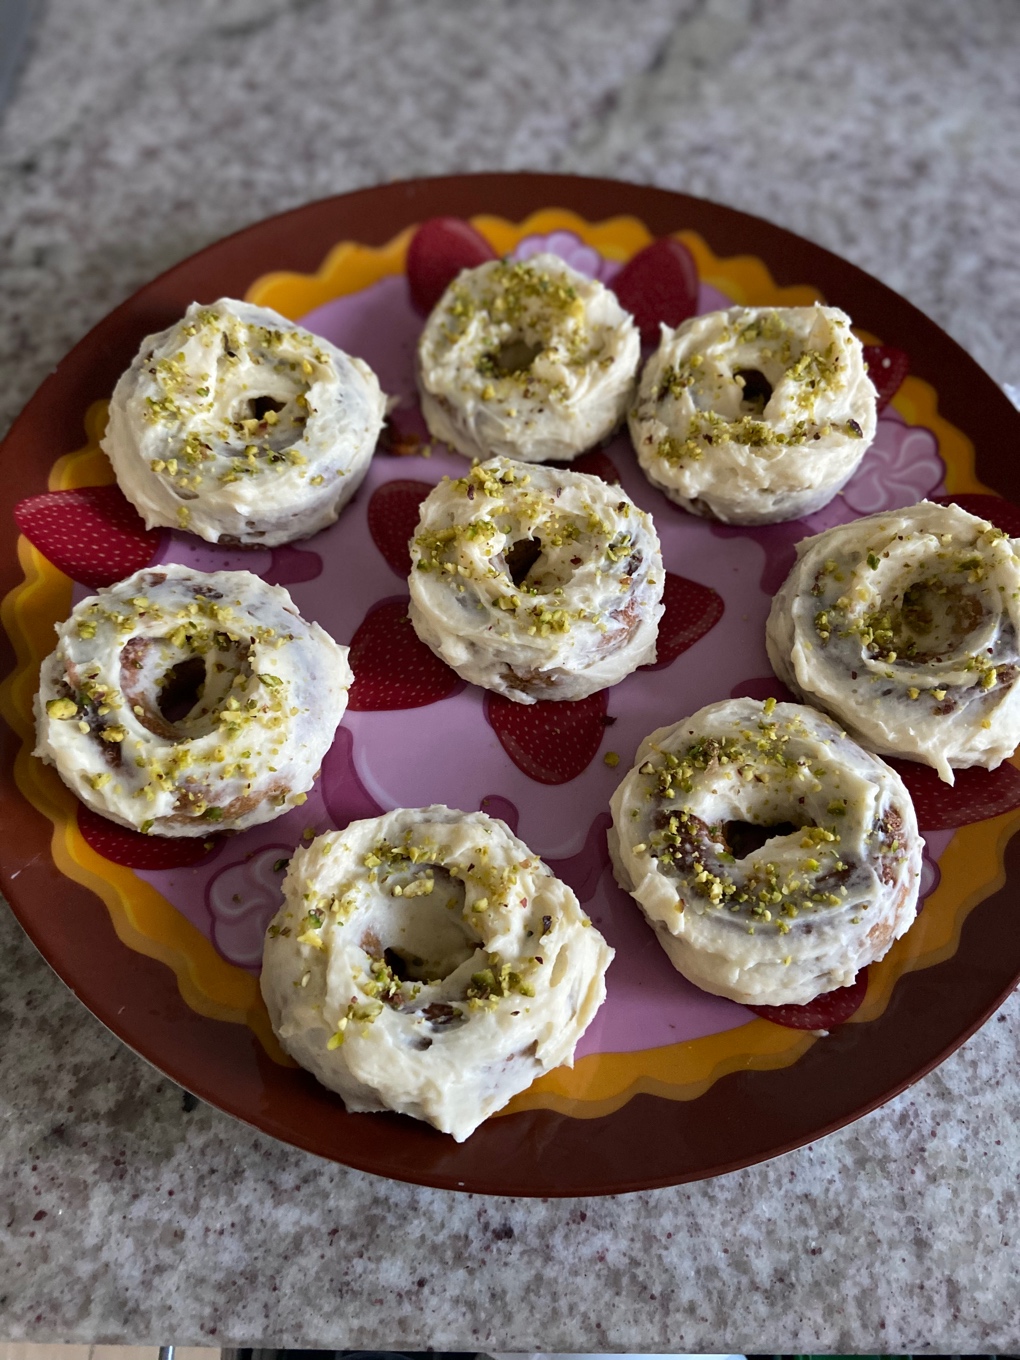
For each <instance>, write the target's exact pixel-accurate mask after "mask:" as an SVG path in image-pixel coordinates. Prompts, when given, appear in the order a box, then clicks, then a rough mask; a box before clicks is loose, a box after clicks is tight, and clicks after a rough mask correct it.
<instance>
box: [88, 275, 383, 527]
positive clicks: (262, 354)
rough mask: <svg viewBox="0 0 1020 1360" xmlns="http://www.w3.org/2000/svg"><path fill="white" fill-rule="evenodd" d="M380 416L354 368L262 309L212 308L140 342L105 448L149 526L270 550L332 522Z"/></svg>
mask: <svg viewBox="0 0 1020 1360" xmlns="http://www.w3.org/2000/svg"><path fill="white" fill-rule="evenodd" d="M385 415H386V398H385V397H384V396H383V394H382V391H381V390H380V388H379V382H378V379H377V378H376V376H375V374H374V373H373V372H372V370H371V369H370V368H369V367H368V365H367V364H366V363H364V362H363V361H362V360H361V359H354V358H351V357H350V356H349V355H347V354H344V352H343V351H342V350H339V349H337V348H336V346H335V345H331V344H330V343H329V341H327V340H323V339H322V338H321V337H320V336H317V335H312V333H311V332H310V331H306V330H303V329H302V328H301V327H299V326H295V325H294V323H293V322H291V321H288V320H287V319H286V318H285V317H282V316H280V315H279V313H277V312H274V311H270V310H269V308H267V307H255V306H252V305H251V304H250V303H247V302H236V301H234V300H233V299H231V298H220V300H219V301H218V302H214V303H212V304H211V305H209V306H203V305H201V304H200V303H197V302H195V303H192V305H191V306H190V307H189V308H188V310H187V312H186V313H185V315H184V317H183V319H182V320H181V321H179V322H177V323H176V324H175V325H173V326H170V327H169V328H168V329H167V330H165V331H161V332H159V333H158V334H156V335H150V336H147V337H146V339H145V340H143V341H142V345H141V348H140V350H139V352H138V355H137V356H136V358H135V360H134V362H133V363H132V364H131V367H130V368H129V369H128V370H127V371H126V372H125V373H124V374H123V376H122V377H121V379H120V381H119V382H118V383H117V386H116V388H115V389H114V393H113V400H112V401H111V403H110V419H109V424H108V426H107V430H106V435H105V437H104V439H103V448H104V449H105V450H106V453H107V454H108V455H109V458H110V462H111V463H112V464H113V470H114V472H115V473H116V475H117V481H118V482H119V484H120V487H121V490H122V491H123V492H124V494H125V496H126V497H127V498H128V500H129V501H130V502H131V503H132V505H133V506H134V507H135V509H136V510H137V511H138V513H139V514H140V515H141V516H142V518H143V519H144V520H145V523H146V525H147V527H148V528H150V529H151V528H153V527H154V526H156V525H166V526H168V527H169V528H173V529H189V530H190V531H191V532H192V533H195V534H198V535H199V536H200V537H201V538H204V539H207V540H208V541H209V542H211V543H216V542H219V541H221V540H226V541H233V542H237V543H246V544H257V545H259V546H261V547H274V546H276V545H278V544H280V543H290V542H291V541H292V540H293V539H296V538H307V537H308V535H309V534H314V533H317V532H318V531H319V530H320V529H323V528H325V527H326V525H328V524H332V523H333V522H334V520H335V519H336V518H337V516H338V515H339V513H340V511H341V509H342V508H343V506H345V505H346V504H347V502H348V501H349V500H350V498H351V496H353V495H354V492H355V491H356V490H357V488H358V486H359V484H360V482H361V480H362V478H363V477H364V475H365V473H366V471H367V470H368V464H369V462H370V460H371V457H372V453H373V451H374V449H375V445H376V441H377V439H378V437H379V431H380V430H381V428H382V423H383V419H384V418H385Z"/></svg>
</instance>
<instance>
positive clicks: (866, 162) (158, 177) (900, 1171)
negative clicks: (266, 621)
mask: <svg viewBox="0 0 1020 1360" xmlns="http://www.w3.org/2000/svg"><path fill="white" fill-rule="evenodd" d="M1018 70H1020V23H1018V11H1017V6H1016V4H1015V0H970V2H969V3H968V4H967V5H957V4H955V3H949V0H900V3H897V4H896V5H887V4H885V3H884V0H859V2H858V3H857V4H855V5H853V6H839V7H837V6H834V5H832V4H831V3H829V2H828V0H770V2H769V3H767V4H766V3H753V2H752V0H642V3H641V4H630V5H621V4H618V3H614V0H516V2H515V3H504V4H500V5H497V4H494V3H493V4H490V5H487V6H485V5H481V4H468V3H459V2H458V0H423V2H422V3H411V2H410V0H408V2H407V3H400V0H347V2H346V3H343V4H335V3H327V0H215V2H214V0H205V2H204V3H203V0H189V2H188V3H184V4H180V3H172V2H171V0H133V3H132V4H131V5H130V6H111V5H107V4H104V3H103V2H102V0H51V3H50V4H49V6H48V7H47V8H46V9H45V10H44V12H43V15H42V19H41V22H40V25H39V27H38V30H37V32H36V34H35V38H34V41H33V43H32V45H31V47H30V49H29V52H28V56H27V61H26V64H25V67H24V69H23V72H22V75H21V78H20V81H19V82H18V85H17V87H16V89H15V92H14V96H13V99H12V102H11V103H10V105H9V106H8V108H7V110H6V111H5V113H4V114H3V116H2V120H0V182H2V183H3V186H4V192H3V193H2V194H0V297H2V298H3V306H2V308H0V362H2V364H3V371H4V377H5V381H4V384H3V388H2V390H0V427H4V428H5V427H6V425H7V423H8V422H9V421H10V419H11V418H12V417H13V416H14V414H15V413H16V412H17V410H18V409H20V407H21V406H22V405H23V404H24V402H25V401H26V400H27V399H28V397H29V396H30V394H31V392H32V390H33V389H34V387H35V386H36V385H37V383H38V382H39V381H40V380H41V379H42V377H43V376H44V375H45V374H46V373H47V372H48V371H49V369H50V368H51V367H52V366H53V364H54V363H55V362H56V361H57V359H58V358H59V357H60V356H61V355H62V354H63V353H64V352H65V351H66V349H68V348H69V347H70V345H71V344H72V343H74V342H75V341H76V340H77V339H78V338H79V337H80V336H81V335H82V334H83V333H84V331H85V330H86V329H87V328H88V327H89V326H90V325H92V324H93V323H94V322H95V321H97V320H98V319H99V318H100V317H101V316H102V315H104V314H105V313H106V312H107V311H108V310H109V309H110V308H111V307H113V306H114V305H115V304H116V303H118V302H119V301H120V300H121V299H122V298H124V297H125V296H126V295H127V294H128V293H130V292H131V290H132V289H134V288H135V287H137V286H138V285H139V284H141V283H143V282H145V281H146V280H147V279H148V278H149V277H151V276H152V275H153V274H154V273H156V272H157V271H158V270H160V269H162V268H164V267H166V266H167V265H169V264H171V263H173V262H174V261H176V260H178V259H180V258H182V257H183V256H185V255H187V254H188V253H190V252H191V251H193V250H194V249H196V248H198V247H199V246H202V245H204V244H206V243H207V242H209V241H212V240H214V239H216V238H218V237H220V236H222V235H224V234H225V233H226V232H229V231H232V230H234V229H236V228H238V227H240V226H243V225H245V224H246V223H248V222H251V221H255V220H257V219H258V218H260V217H263V216H265V215H267V214H269V213H272V212H275V211H277V210H279V209H282V208H286V207H290V206H292V205H294V204H297V203H301V202H303V201H306V200H308V199H310V198H314V197H319V196H322V195H325V194H330V193H334V192H339V191H343V190H346V189H350V188H355V187H360V186H363V185H367V184H371V183H376V182H379V181H381V180H384V179H389V178H398V177H402V176H409V175H416V174H434V173H446V172H452V171H460V170H473V169H483V168H485V169H516V168H525V167H526V168H532V169H556V170H571V171H580V172H584V173H597V174H609V175H615V176H618V177H620V178H629V179H635V180H641V181H648V182H653V183H656V184H659V185H662V186H665V187H673V188H682V189H685V190H687V191H690V192H693V193H696V194H701V195H704V196H706V197H709V198H714V199H717V200H719V201H722V202H726V203H729V204H731V205H734V206H736V207H740V208H743V209H746V210H749V211H751V212H755V213H758V214H760V215H762V216H765V217H768V218H771V219H772V220H774V221H777V222H779V223H781V224H783V225H785V226H788V227H791V228H793V229H794V230H796V231H798V232H801V233H802V234H804V235H806V236H809V237H811V238H813V239H814V240H816V241H819V242H820V243H821V244H823V245H826V246H828V247H830V248H831V249H833V250H836V251H837V252H839V253H841V254H843V255H845V256H847V257H848V258H850V259H852V260H853V261H854V262H855V263H857V264H860V265H862V266H863V267H864V268H866V269H868V270H870V271H871V272H872V273H874V274H877V275H878V276H879V277H880V278H882V279H884V280H885V281H886V282H887V283H889V284H891V285H892V286H893V287H894V288H896V289H898V290H899V291H900V292H902V293H903V294H905V295H906V296H907V297H909V298H910V299H911V300H912V301H913V302H915V303H917V304H918V305H919V306H920V307H921V308H922V309H923V310H925V311H926V312H928V314H929V315H931V316H932V317H934V318H935V320H937V321H938V322H939V323H940V324H942V325H943V326H944V327H945V328H946V329H947V330H948V331H949V332H950V333H951V334H953V335H954V336H955V337H956V338H957V339H958V340H959V341H960V342H961V343H962V344H963V345H964V346H965V347H966V348H967V349H969V350H970V352H971V353H973V354H974V355H975V357H976V358H977V359H978V360H979V362H980V363H982V364H983V365H984V367H985V368H987V369H988V370H989V372H990V373H991V374H992V375H993V376H994V377H996V378H997V379H999V380H1000V381H1012V382H1014V383H1016V382H1018V381H1020V374H1018V366H1020V358H1018V347H1017V343H1016V341H1017V330H1016V317H1017V315H1018V314H1020V213H1018V212H1017V186H1018V185H1020V106H1018V101H1017V100H1016V88H1015V78H1016V72H1017V71H1018ZM8 532H9V530H8ZM1018 1048H1020V1002H1018V999H1017V996H1016V995H1015V994H1014V996H1013V997H1012V998H1011V999H1010V1000H1009V1001H1008V1002H1007V1004H1006V1005H1005V1006H1004V1007H1003V1009H1002V1010H1001V1011H1000V1013H999V1014H998V1015H997V1016H996V1017H995V1018H994V1019H993V1020H991V1021H990V1022H989V1023H988V1024H987V1025H986V1026H985V1027H984V1029H983V1030H981V1031H980V1033H978V1034H977V1035H976V1036H975V1037H974V1038H973V1039H972V1040H971V1041H970V1042H969V1043H968V1044H966V1045H965V1046H964V1047H963V1049H961V1050H960V1051H959V1052H958V1053H957V1054H956V1055H955V1056H954V1057H952V1058H951V1059H949V1061H947V1062H946V1063H945V1064H943V1065H942V1066H941V1067H940V1068H939V1069H938V1070H937V1071H935V1072H934V1073H932V1074H931V1075H930V1076H928V1077H927V1078H926V1079H924V1080H923V1081H921V1082H920V1083H918V1084H917V1085H916V1086H915V1087H914V1088H913V1089H912V1090H911V1091H909V1092H907V1093H905V1094H904V1095H902V1096H900V1097H899V1098H897V1099H896V1100H894V1101H892V1102H891V1103H890V1104H889V1105H887V1106H886V1107H885V1108H883V1109H882V1110H880V1111H878V1112H876V1113H874V1114H872V1115H870V1116H869V1117H868V1118H866V1119H863V1120H861V1121H860V1122H859V1123H857V1124H856V1125H854V1126H853V1127H851V1128H849V1129H846V1130H843V1131H842V1132H840V1133H837V1134H834V1135H832V1136H830V1137H828V1138H826V1139H824V1140H822V1141H820V1142H819V1143H817V1144H815V1145H813V1146H811V1147H808V1148H805V1149H802V1150H801V1151H799V1152H796V1153H792V1154H790V1155H788V1156H786V1157H783V1158H780V1159H778V1160H776V1161H774V1162H772V1163H769V1164H767V1165H764V1166H760V1167H756V1168H753V1169H750V1170H747V1171H743V1172H739V1173H736V1174H733V1175H730V1176H726V1177H723V1178H720V1179H718V1180H715V1181H711V1182H706V1183H702V1184H700V1185H694V1186H689V1187H685V1188H680V1189H675V1190H663V1191H657V1192H653V1193H647V1194H638V1195H630V1196H625V1197H621V1198H618V1199H605V1200H578V1201H560V1202H557V1201H550V1202H547V1203H543V1202H540V1201H523V1200H518V1201H511V1200H484V1199H480V1198H472V1197H470V1196H468V1197H465V1196H456V1195H452V1194H446V1193H440V1192H435V1191H429V1190H422V1189H415V1188H412V1187H408V1186H403V1185H397V1184H392V1183H389V1182H385V1181H381V1180H378V1179H375V1178H373V1177H370V1176H365V1175H362V1174H359V1173H355V1172H350V1171H346V1170H344V1169H343V1168H340V1167H336V1166H332V1165H329V1164H326V1163H323V1162H320V1161H317V1160H316V1159H314V1158H311V1157H309V1156H306V1155H305V1154H302V1153H299V1152H296V1151H294V1150H292V1149H290V1148H287V1147H284V1146H282V1145H280V1144H277V1143H274V1142H272V1141H271V1140H270V1139H268V1138H266V1137H264V1136H263V1135H261V1134H259V1133H256V1132H253V1131H251V1130H249V1129H247V1128H245V1127H243V1126H242V1125H240V1124H237V1123H235V1122H234V1121H232V1120H231V1119H229V1118H227V1117H226V1116H223V1115H220V1114H219V1113H217V1112H216V1111H214V1110H211V1109H209V1108H208V1107H205V1106H199V1107H198V1108H195V1109H191V1110H190V1111H189V1110H187V1109H186V1108H185V1104H186V1102H184V1101H183V1099H182V1093H181V1092H180V1091H179V1090H178V1089H177V1088H176V1087H174V1086H173V1085H172V1084H171V1083H170V1082H168V1081H167V1080H166V1079H164V1078H161V1077H160V1076H159V1075H158V1074H157V1073H155V1072H154V1071H152V1070H151V1069H150V1068H149V1067H147V1066H146V1065H145V1064H144V1063H143V1062H142V1061H141V1060H139V1059H138V1058H136V1057H135V1056H134V1055H133V1054H132V1053H131V1052H130V1051H129V1050H128V1049H126V1048H125V1047H124V1046H123V1045H122V1044H121V1043H120V1042H119V1041H118V1040H117V1039H115V1038H113V1037H112V1036H111V1035H110V1034H109V1033H107V1032H106V1031H105V1030H104V1029H103V1028H102V1027H101V1026H100V1025H99V1024H98V1023H97V1022H96V1021H95V1020H93V1019H92V1018H91V1017H90V1016H89V1015H88V1014H87V1013H86V1012H85V1011H84V1010H83V1009H82V1008H81V1007H80V1006H79V1004H78V1003H77V1002H76V1001H75V1000H74V999H73V998H72V996H71V995H70V993H69V992H68V991H67V990H66V989H65V988H64V987H63V985H62V984H61V983H60V982H58V981H57V979H56V978H55V977H54V976H53V975H52V974H51V973H50V971H49V970H48V968H47V966H46V965H45V964H44V963H43V962H42V960H41V959H40V958H39V957H38V955H37V954H36V953H35V952H34V950H33V948H32V946H31V945H30V944H29V943H28V941H27V940H26V939H25V937H24V935H23V934H22V932H21V930H20V927H18V925H17V924H16V923H15V922H14V920H13V918H12V917H11V916H10V914H9V913H7V912H6V911H4V912H3V915H2V916H0V1091H2V1096H0V1121H2V1122H0V1167H2V1179H0V1184H2V1185H3V1191H2V1194H0V1201H2V1214H0V1335H2V1337H3V1339H8V1340H19V1339H27V1340H40V1341H41V1340H65V1341H89V1342H132V1343H142V1342H145V1343H166V1342H175V1343H177V1344H181V1345H186V1344H206V1345H210V1344H211V1345H215V1344H223V1345H226V1344H240V1345H243V1344H259V1343H262V1344H269V1343H275V1344H290V1345H303V1346H330V1347H394V1348H396V1347H406V1348H411V1347H417V1348H424V1347H427V1346H431V1347H434V1348H437V1349H465V1350H470V1349H476V1348H477V1349H487V1348H488V1349H492V1350H499V1351H512V1350H520V1351H533V1350H547V1351H570V1352H575V1351H585V1350H595V1351H606V1350H619V1351H632V1352H633V1351H656V1350H659V1351H672V1352H680V1351H695V1352H706V1351H708V1352H711V1351H730V1350H733V1351H741V1350H743V1351H788V1352H789V1351H826V1350H828V1351H842V1352H846V1351H870V1352H875V1351H884V1352H891V1351H919V1350H925V1349H927V1350H931V1351H939V1352H949V1353H953V1352H955V1353H959V1352H965V1351H994V1350H1000V1351H1009V1350H1013V1351H1016V1350H1017V1349H1018V1347H1020V1320H1018V1312H1020V1305H1018V1301H1017V1286H1016V1279H1017V1233H1018V1193H1017V1167H1018V1165H1020V1079H1018V1076H1017V1062H1016V1054H1017V1051H1018Z"/></svg>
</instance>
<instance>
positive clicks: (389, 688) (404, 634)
mask: <svg viewBox="0 0 1020 1360" xmlns="http://www.w3.org/2000/svg"><path fill="white" fill-rule="evenodd" d="M410 603H411V602H410V600H409V599H408V598H407V596H403V597H402V598H401V599H398V600H381V601H380V602H379V603H378V604H377V605H375V606H374V607H373V608H372V609H370V610H369V612H368V613H367V614H366V615H365V618H364V621H363V622H362V624H361V626H360V627H359V628H358V631H357V632H356V633H355V634H354V637H353V638H352V639H351V653H350V658H349V659H350V664H351V670H353V672H354V684H353V685H352V686H351V688H350V692H349V695H348V699H347V706H348V708H349V709H350V710H351V711H352V712H359V711H363V710H365V709H386V708H421V707H423V706H424V705H425V704H434V703H438V701H439V700H440V699H447V698H449V696H450V695H451V694H456V692H457V691H458V690H459V689H463V688H464V681H463V680H461V679H460V677H459V676H458V675H455V674H454V672H453V671H452V670H450V668H449V666H448V665H447V664H446V662H445V661H440V659H439V657H438V656H436V655H435V654H434V653H433V652H431V651H430V650H429V648H428V647H426V646H425V644H424V642H422V641H421V639H420V638H419V637H418V634H417V633H416V632H415V631H414V628H413V627H412V626H411V621H410V619H409V618H408V617H407V610H408V606H409V605H410Z"/></svg>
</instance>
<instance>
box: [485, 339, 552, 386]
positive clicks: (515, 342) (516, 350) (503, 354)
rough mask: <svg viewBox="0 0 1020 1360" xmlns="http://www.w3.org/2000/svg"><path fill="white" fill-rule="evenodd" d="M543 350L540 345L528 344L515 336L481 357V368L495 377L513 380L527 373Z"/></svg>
mask: <svg viewBox="0 0 1020 1360" xmlns="http://www.w3.org/2000/svg"><path fill="white" fill-rule="evenodd" d="M544 348H545V346H544V345H542V344H541V343H539V344H529V343H528V341H527V340H525V339H524V337H523V336H516V337H514V338H512V339H509V340H504V341H503V343H502V344H501V345H500V347H499V349H497V350H491V351H490V352H489V353H488V354H485V355H483V357H482V366H483V368H484V370H485V371H486V372H489V373H493V374H495V375H496V376H497V377H500V378H513V377H516V376H518V375H520V374H524V373H528V372H529V371H530V369H531V365H532V364H533V363H534V362H535V360H536V359H537V358H538V356H539V355H540V354H541V353H542V350H543V349H544Z"/></svg>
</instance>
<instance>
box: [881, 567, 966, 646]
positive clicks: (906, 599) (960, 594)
mask: <svg viewBox="0 0 1020 1360" xmlns="http://www.w3.org/2000/svg"><path fill="white" fill-rule="evenodd" d="M987 619H988V611H987V609H986V608H985V604H984V601H983V600H982V599H981V594H980V592H978V591H974V590H968V589H967V588H966V587H965V586H964V585H962V584H960V585H955V584H949V585H947V584H946V582H945V580H944V579H943V578H941V577H924V578H922V579H920V580H917V581H914V582H913V584H912V585H910V586H908V588H907V589H906V590H905V591H904V593H903V603H902V604H901V605H900V607H899V609H898V610H893V611H890V613H889V618H888V623H889V630H888V631H889V633H890V634H891V637H892V643H891V646H892V648H893V649H894V650H895V651H896V652H897V653H898V654H900V655H902V656H903V657H905V658H908V659H910V660H911V661H914V662H926V661H936V660H941V659H943V658H946V657H951V656H956V655H959V654H960V653H967V652H970V651H972V650H973V647H972V645H971V638H972V636H973V634H975V633H977V632H979V631H980V630H982V629H983V628H984V626H985V624H986V622H987Z"/></svg>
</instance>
